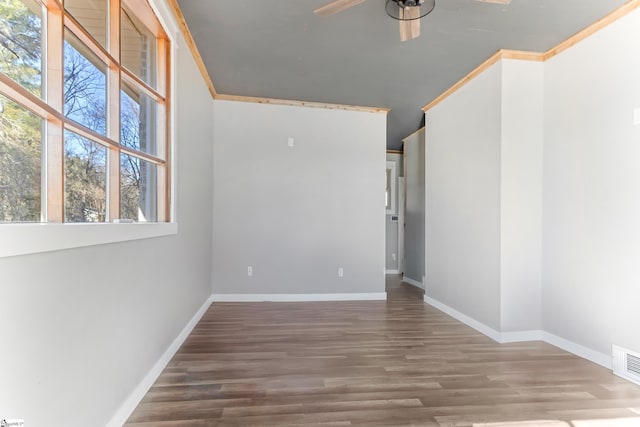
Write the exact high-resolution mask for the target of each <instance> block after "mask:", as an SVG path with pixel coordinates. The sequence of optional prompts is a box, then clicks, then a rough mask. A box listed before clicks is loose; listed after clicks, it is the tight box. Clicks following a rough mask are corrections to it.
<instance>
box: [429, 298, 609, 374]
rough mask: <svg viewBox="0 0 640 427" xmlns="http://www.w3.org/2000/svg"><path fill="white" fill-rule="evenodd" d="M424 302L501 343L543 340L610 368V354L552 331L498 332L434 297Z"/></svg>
mask: <svg viewBox="0 0 640 427" xmlns="http://www.w3.org/2000/svg"><path fill="white" fill-rule="evenodd" d="M424 302H426V303H427V304H429V305H431V306H433V307H435V308H437V309H438V310H440V311H442V312H444V313H446V314H448V315H449V316H451V317H453V318H454V319H457V320H459V321H461V322H462V323H464V324H466V325H467V326H470V327H472V328H473V329H475V330H476V331H478V332H480V333H482V334H484V335H486V336H488V337H489V338H491V339H493V340H494V341H496V342H499V343H501V344H504V343H512V342H523V341H544V342H546V343H548V344H551V345H554V346H556V347H558V348H561V349H563V350H565V351H567V352H569V353H572V354H575V355H576V356H578V357H581V358H583V359H586V360H589V361H591V362H593V363H596V364H598V365H600V366H603V367H605V368H607V369H612V366H613V360H612V357H611V356H609V355H607V354H604V353H600V352H597V351H595V350H592V349H590V348H587V347H584V346H582V345H580V344H576V343H574V342H573V341H569V340H567V339H565V338H561V337H559V336H557V335H554V334H552V333H549V332H546V331H542V330H531V331H514V332H498V331H496V330H495V329H493V328H491V327H489V326H487V325H485V324H484V323H481V322H478V321H477V320H475V319H473V318H471V317H469V316H467V315H466V314H463V313H460V312H459V311H458V310H456V309H454V308H451V307H449V306H448V305H446V304H444V303H441V302H440V301H438V300H436V299H433V298H430V297H427V296H426V295H425V297H424Z"/></svg>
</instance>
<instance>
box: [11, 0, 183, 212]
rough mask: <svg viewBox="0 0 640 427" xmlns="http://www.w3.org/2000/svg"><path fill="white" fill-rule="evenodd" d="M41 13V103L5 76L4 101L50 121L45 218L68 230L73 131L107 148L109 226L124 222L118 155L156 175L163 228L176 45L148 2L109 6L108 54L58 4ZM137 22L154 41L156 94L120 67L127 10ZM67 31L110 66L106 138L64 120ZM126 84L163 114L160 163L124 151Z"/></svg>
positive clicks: (120, 0)
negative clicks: (68, 137)
mask: <svg viewBox="0 0 640 427" xmlns="http://www.w3.org/2000/svg"><path fill="white" fill-rule="evenodd" d="M36 1H37V2H38V3H40V4H41V5H43V7H44V9H43V14H44V18H45V19H43V33H42V38H43V40H44V42H43V52H42V54H43V57H44V58H46V61H45V62H46V63H45V64H43V70H42V74H43V85H44V87H43V89H44V92H43V99H41V98H40V97H38V96H37V95H34V94H32V93H31V92H29V91H28V90H26V88H24V87H22V86H21V85H20V84H19V83H17V82H15V81H13V80H11V79H10V78H9V77H7V76H6V75H4V74H2V73H0V93H1V94H2V95H3V96H6V97H7V98H9V99H11V100H13V101H14V102H16V103H17V104H19V105H21V106H22V107H23V108H25V109H26V110H28V111H30V112H32V113H34V114H35V115H36V116H38V117H40V118H41V119H43V120H44V123H45V132H44V134H43V139H44V143H43V166H44V169H45V170H44V171H43V174H45V179H44V181H45V185H44V188H43V203H42V216H43V218H42V219H43V221H44V222H46V223H62V222H64V217H65V208H64V201H65V189H64V156H65V144H64V131H65V130H69V131H71V132H74V133H76V134H78V135H80V136H82V137H84V138H86V139H87V140H90V141H92V142H94V143H97V144H99V145H101V146H104V147H106V148H107V189H106V190H107V215H106V221H107V222H109V221H112V220H114V219H116V218H119V217H120V175H121V173H120V155H121V154H122V153H125V154H128V155H131V156H133V157H135V158H139V159H142V160H144V161H146V162H149V163H151V164H153V165H155V166H156V167H157V176H158V178H157V194H156V199H157V220H156V222H158V223H162V222H168V221H171V219H172V218H171V203H170V202H171V193H170V191H171V181H170V177H171V169H170V161H171V159H170V153H171V145H170V144H171V133H170V132H171V126H170V117H171V116H170V99H169V93H170V88H171V83H170V81H169V80H168V79H170V78H171V73H170V66H171V64H170V41H169V39H168V37H167V34H166V32H165V30H164V29H163V27H162V25H161V24H160V21H159V19H158V18H157V17H156V15H155V12H154V11H153V9H152V8H151V7H150V5H149V4H148V3H147V1H146V0H112V1H110V2H109V9H108V11H107V13H108V24H107V28H106V30H107V46H106V47H104V46H103V45H102V44H101V43H100V42H98V41H97V40H96V39H95V38H94V37H93V36H92V35H91V33H89V31H87V29H86V28H84V27H83V26H82V24H81V23H80V22H78V20H76V18H75V17H74V16H73V15H72V14H71V12H70V11H67V10H65V9H64V5H63V2H61V1H60V0H36ZM123 8H124V9H126V11H127V13H131V14H133V15H135V17H136V18H137V19H138V20H139V21H141V22H142V23H143V24H144V25H145V26H146V27H147V29H149V30H150V31H151V33H152V34H154V35H155V39H156V47H157V57H156V59H155V61H156V64H155V65H156V69H157V88H153V87H151V86H150V85H149V84H147V83H146V82H144V81H143V80H142V79H141V78H139V77H138V76H137V75H135V74H134V73H133V72H131V71H130V70H128V69H126V68H125V67H124V65H123V64H122V63H121V62H120V60H121V49H120V48H121V46H120V43H121V42H120V28H121V21H120V20H121V10H122V9H123ZM45 23H46V24H45ZM66 30H68V31H69V32H70V33H71V34H73V35H74V36H75V37H76V38H77V39H78V40H79V41H80V43H82V47H83V48H86V49H87V51H88V52H91V53H93V54H94V55H95V56H96V57H97V58H98V59H99V60H100V61H102V62H103V63H104V64H105V65H106V68H105V70H106V83H107V93H106V97H107V132H106V135H102V134H100V133H98V132H96V131H93V130H91V129H89V128H87V127H86V126H84V125H82V124H80V123H77V122H75V121H74V120H73V119H71V118H68V117H65V116H64V40H65V31H66ZM122 82H125V83H126V84H127V85H130V86H132V87H133V88H134V89H136V90H139V91H140V93H143V94H145V95H146V96H148V97H149V98H150V99H151V100H153V102H155V104H156V106H157V114H156V116H157V117H156V123H155V126H156V135H157V136H156V138H157V141H156V142H157V147H158V151H157V155H151V154H148V153H145V152H142V151H139V150H136V149H132V148H129V147H124V146H122V145H121V144H120V120H121V117H120V115H121V114H120V113H121V111H120V91H121V88H122Z"/></svg>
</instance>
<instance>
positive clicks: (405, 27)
mask: <svg viewBox="0 0 640 427" xmlns="http://www.w3.org/2000/svg"><path fill="white" fill-rule="evenodd" d="M400 17H401V18H402V19H410V21H400V41H403V42H406V41H407V40H411V39H415V38H417V37H420V7H419V6H414V7H405V8H400Z"/></svg>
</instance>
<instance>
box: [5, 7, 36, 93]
mask: <svg viewBox="0 0 640 427" xmlns="http://www.w3.org/2000/svg"><path fill="white" fill-rule="evenodd" d="M0 17H1V19H0V72H3V73H4V74H6V75H7V76H9V77H10V78H11V79H13V80H15V81H16V82H18V83H20V84H21V85H22V86H24V87H25V88H26V89H27V90H28V91H29V92H31V93H33V94H35V95H37V96H41V93H42V37H41V35H42V6H41V5H40V4H38V3H37V2H36V1H34V0H0Z"/></svg>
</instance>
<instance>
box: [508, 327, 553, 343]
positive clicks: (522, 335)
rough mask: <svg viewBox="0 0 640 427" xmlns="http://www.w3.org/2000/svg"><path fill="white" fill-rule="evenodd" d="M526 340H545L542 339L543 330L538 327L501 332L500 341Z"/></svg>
mask: <svg viewBox="0 0 640 427" xmlns="http://www.w3.org/2000/svg"><path fill="white" fill-rule="evenodd" d="M524 341H544V340H543V339H542V331H541V330H539V329H537V330H530V331H513V332H501V333H500V342H501V343H502V344H506V343H509V342H524Z"/></svg>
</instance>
